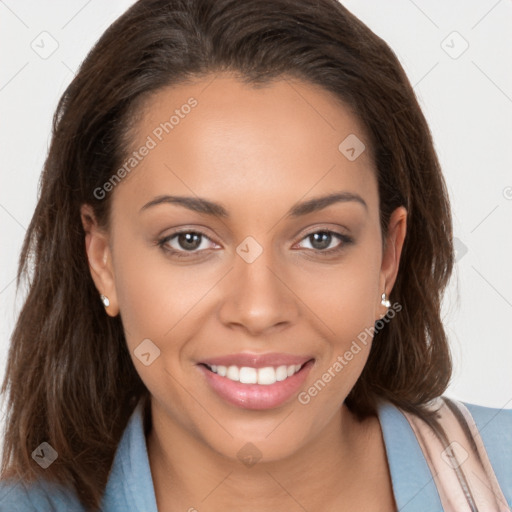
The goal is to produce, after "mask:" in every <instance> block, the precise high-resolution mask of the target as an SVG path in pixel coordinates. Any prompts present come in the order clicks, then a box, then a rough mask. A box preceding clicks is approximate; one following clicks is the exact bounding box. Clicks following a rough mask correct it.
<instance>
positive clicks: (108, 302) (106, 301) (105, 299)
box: [100, 294, 110, 308]
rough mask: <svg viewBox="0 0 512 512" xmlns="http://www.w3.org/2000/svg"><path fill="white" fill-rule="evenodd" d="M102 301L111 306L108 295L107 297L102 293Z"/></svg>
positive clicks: (106, 305)
mask: <svg viewBox="0 0 512 512" xmlns="http://www.w3.org/2000/svg"><path fill="white" fill-rule="evenodd" d="M100 299H101V302H103V305H104V306H105V307H106V308H108V307H109V306H110V301H109V300H108V297H105V295H103V294H101V295H100Z"/></svg>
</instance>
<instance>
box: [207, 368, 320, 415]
mask: <svg viewBox="0 0 512 512" xmlns="http://www.w3.org/2000/svg"><path fill="white" fill-rule="evenodd" d="M312 366H313V361H312V360H311V361H308V362H307V363H306V364H305V365H304V366H303V367H302V368H301V369H300V370H299V371H298V372H297V373H295V374H293V375H292V376H291V377H288V378H286V379H285V380H282V381H279V382H275V383H274V384H270V385H267V386H264V385H261V384H241V383H240V382H235V381H233V380H230V379H228V378H226V377H221V376H220V375H217V374H216V373H214V372H212V371H210V370H208V368H206V367H205V366H203V365H199V366H198V367H199V369H200V370H201V371H202V372H203V374H204V375H205V377H206V380H207V382H208V384H209V385H210V386H211V388H212V389H213V390H214V391H215V392H216V393H217V394H218V395H219V396H220V397H221V398H223V399H224V400H226V401H227V402H229V403H230V404H232V405H236V406H237V407H241V408H242V409H253V410H263V409H273V408H275V407H279V406H280V405H283V404H284V403H285V402H287V401H288V400H289V399H290V398H291V397H293V396H294V395H295V394H296V393H297V392H298V391H299V390H300V389H301V387H302V385H303V384H304V381H305V380H306V377H307V376H308V373H309V370H310V369H311V367H312Z"/></svg>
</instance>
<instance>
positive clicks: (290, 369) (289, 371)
mask: <svg viewBox="0 0 512 512" xmlns="http://www.w3.org/2000/svg"><path fill="white" fill-rule="evenodd" d="M294 373H295V365H294V364H292V365H291V366H288V368H286V374H287V375H288V377H291V376H292V375H293V374H294Z"/></svg>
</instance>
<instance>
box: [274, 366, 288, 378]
mask: <svg viewBox="0 0 512 512" xmlns="http://www.w3.org/2000/svg"><path fill="white" fill-rule="evenodd" d="M286 377H288V370H287V369H286V366H279V367H278V368H277V369H276V380H277V381H281V380H284V379H286Z"/></svg>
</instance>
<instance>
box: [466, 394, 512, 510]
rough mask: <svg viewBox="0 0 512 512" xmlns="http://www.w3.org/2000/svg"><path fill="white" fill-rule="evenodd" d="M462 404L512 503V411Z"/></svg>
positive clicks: (504, 491)
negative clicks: (469, 415) (470, 417)
mask: <svg viewBox="0 0 512 512" xmlns="http://www.w3.org/2000/svg"><path fill="white" fill-rule="evenodd" d="M460 403H462V404H463V405H464V406H465V407H466V408H467V409H468V411H469V412H470V413H471V416H472V417H473V420H474V421H475V424H476V427H477V428H478V432H479V434H480V437H481V438H482V442H483V444H484V446H485V449H486V451H487V455H488V457H489V461H490V463H491V466H492V468H493V470H494V473H495V474H496V478H497V479H498V481H499V483H500V486H501V488H502V490H503V493H504V494H505V496H507V499H509V500H510V501H511V502H512V470H511V468H512V409H498V408H493V407H483V406H481V405H475V404H471V403H467V402H460Z"/></svg>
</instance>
